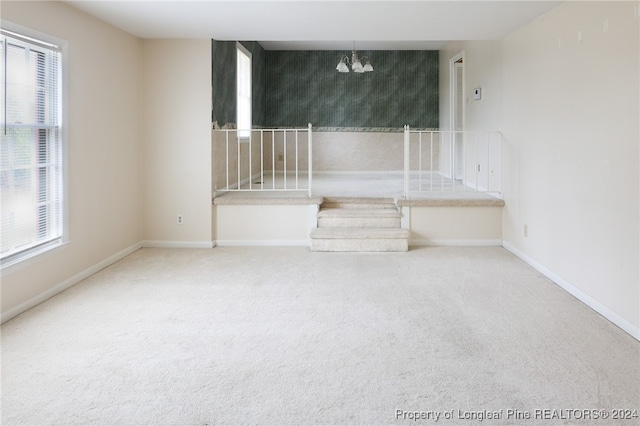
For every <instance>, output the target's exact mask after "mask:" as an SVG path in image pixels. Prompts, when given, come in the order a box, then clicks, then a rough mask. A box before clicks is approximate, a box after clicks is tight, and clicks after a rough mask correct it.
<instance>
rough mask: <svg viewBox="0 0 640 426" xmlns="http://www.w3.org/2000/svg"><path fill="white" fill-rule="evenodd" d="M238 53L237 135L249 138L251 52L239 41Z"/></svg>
mask: <svg viewBox="0 0 640 426" xmlns="http://www.w3.org/2000/svg"><path fill="white" fill-rule="evenodd" d="M236 50H237V53H238V55H237V56H238V67H237V74H238V81H237V91H238V93H237V99H238V101H237V104H238V111H237V114H238V117H237V120H238V137H239V138H249V137H250V136H251V131H250V130H251V53H250V52H249V51H248V50H247V49H245V48H244V47H243V46H242V45H241V44H240V43H238V44H237V49H236Z"/></svg>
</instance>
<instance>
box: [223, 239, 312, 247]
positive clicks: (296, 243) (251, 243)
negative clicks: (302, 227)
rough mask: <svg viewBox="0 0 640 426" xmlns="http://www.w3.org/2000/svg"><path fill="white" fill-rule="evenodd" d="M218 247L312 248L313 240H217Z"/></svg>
mask: <svg viewBox="0 0 640 426" xmlns="http://www.w3.org/2000/svg"><path fill="white" fill-rule="evenodd" d="M215 245H216V246H217V247H310V246H311V240H308V239H307V240H216V241H215Z"/></svg>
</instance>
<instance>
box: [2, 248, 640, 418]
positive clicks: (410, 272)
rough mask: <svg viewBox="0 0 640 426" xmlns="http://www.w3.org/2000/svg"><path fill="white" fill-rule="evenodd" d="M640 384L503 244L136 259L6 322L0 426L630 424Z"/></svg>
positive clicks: (624, 345) (613, 339)
mask: <svg viewBox="0 0 640 426" xmlns="http://www.w3.org/2000/svg"><path fill="white" fill-rule="evenodd" d="M639 378H640V343H639V342H637V341H636V340H634V339H633V338H631V337H630V336H628V335H627V334H625V333H624V332H622V331H621V330H619V329H618V328H617V327H615V326H614V325H612V324H611V323H609V322H608V321H607V320H605V319H604V318H602V317H600V316H599V315H598V314H596V313H595V312H593V311H592V310H591V309H589V308H588V307H586V306H584V305H583V304H582V303H580V302H579V301H577V300H576V299H574V298H573V297H572V296H570V295H569V294H568V293H566V292H564V291H563V290H561V289H560V288H559V287H557V286H556V285H554V284H553V283H551V282H549V281H548V280H547V279H546V278H544V277H542V276H541V275H540V274H538V273H537V272H536V271H534V270H533V269H531V268H529V267H528V266H527V265H525V264H524V263H522V262H521V261H519V260H518V259H516V258H515V257H513V256H512V255H510V254H509V253H508V252H506V251H505V250H503V249H501V248H444V247H441V248H421V249H414V250H411V251H409V252H408V253H381V254H354V253H311V252H309V251H308V250H307V249H305V248H231V247H227V248H216V249H213V250H188V249H176V250H174V249H142V250H139V251H137V252H135V253H134V254H132V255H130V256H129V257H127V258H126V259H124V260H122V261H120V262H118V263H116V264H115V265H112V266H111V267H109V268H107V269H105V270H103V271H101V272H99V273H98V274H96V275H94V276H92V277H90V278H89V279H87V280H85V281H84V282H82V283H80V284H79V285H77V286H75V287H73V288H71V289H69V290H67V291H66V292H64V293H63V294H61V295H59V296H57V297H55V298H53V299H51V300H49V301H47V302H45V303H43V304H41V305H39V306H37V307H36V308H34V309H32V310H30V311H28V312H26V313H24V314H22V315H20V316H19V317H17V318H15V319H13V320H11V321H9V322H7V323H6V324H4V325H3V326H2V418H1V420H2V424H6V425H12V424H29V425H36V424H38V425H40V424H83V425H84V424H101V425H120V424H149V425H151V424H153V425H164V424H189V425H205V424H270V425H271V424H273V425H276V424H278V425H279V424H394V423H395V424H416V423H418V424H433V423H434V421H435V416H439V417H438V423H439V424H440V423H442V424H477V423H478V421H479V420H480V419H481V418H485V419H484V421H483V422H482V423H483V424H531V425H538V424H544V425H552V424H564V423H575V424H580V425H586V424H598V425H605V424H607V425H608V424H617V423H619V424H624V425H636V424H639V423H640V420H639V419H638V418H635V419H631V420H625V421H617V420H614V419H612V417H611V416H615V415H616V413H618V412H616V411H614V410H618V409H630V410H638V409H640V406H639V405H640V402H639V401H640V379H639ZM601 409H602V410H605V411H604V414H602V413H603V412H600V411H597V412H595V411H594V412H592V411H588V412H584V411H580V412H578V411H573V410H601ZM499 410H502V411H499ZM509 410H513V411H509ZM516 410H517V413H516ZM536 410H549V411H536ZM493 411H497V413H493ZM516 414H517V415H518V416H519V417H520V418H522V417H526V416H527V415H529V416H531V418H530V419H528V420H522V419H517V418H516ZM596 414H597V415H598V416H603V415H606V416H609V417H608V418H607V419H599V420H589V419H585V417H586V416H587V415H588V416H590V417H594V416H596ZM618 414H619V413H618ZM623 414H624V413H623ZM445 415H446V416H448V417H451V418H445ZM415 416H418V417H419V418H420V419H419V421H418V422H415V421H414V420H412V419H413V417H415ZM488 416H498V417H499V419H498V420H489V419H486V417H488ZM576 417H578V418H579V420H576ZM470 418H471V419H475V420H471V421H470V420H468V419H470Z"/></svg>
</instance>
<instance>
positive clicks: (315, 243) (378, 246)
mask: <svg viewBox="0 0 640 426" xmlns="http://www.w3.org/2000/svg"><path fill="white" fill-rule="evenodd" d="M408 250H409V241H408V239H406V238H398V239H388V238H387V239H313V240H311V251H324V252H404V251H408Z"/></svg>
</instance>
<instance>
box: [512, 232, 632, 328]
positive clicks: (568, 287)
mask: <svg viewBox="0 0 640 426" xmlns="http://www.w3.org/2000/svg"><path fill="white" fill-rule="evenodd" d="M502 246H503V247H504V248H505V249H507V250H508V251H509V252H511V253H513V254H514V255H515V256H516V257H518V258H520V259H521V260H523V261H524V262H525V263H527V264H528V265H529V266H531V267H532V268H534V269H535V270H537V271H538V272H540V273H541V274H543V275H544V276H546V277H547V278H549V279H550V280H551V281H553V282H554V283H555V284H557V285H558V286H560V287H561V288H563V289H564V290H565V291H567V292H568V293H570V294H571V295H572V296H573V297H575V298H576V299H578V300H580V301H581V302H582V303H584V304H585V305H587V306H588V307H590V308H591V309H593V310H594V311H596V312H597V313H599V314H600V315H602V316H603V317H605V318H606V319H607V320H609V321H611V322H612V323H613V324H615V325H616V326H618V327H620V328H621V329H622V330H623V331H624V332H626V333H628V334H630V335H631V337H633V338H634V339H636V340H638V341H640V328H639V327H636V326H635V325H633V324H631V323H630V322H629V321H627V320H626V319H624V318H622V317H621V316H620V315H618V314H617V313H615V312H614V311H612V310H611V309H609V308H608V307H606V306H605V305H603V304H602V303H600V302H598V301H597V300H596V299H594V298H593V297H591V296H589V295H588V294H586V293H585V292H583V291H582V290H580V289H579V288H578V287H576V286H575V285H573V284H571V283H570V282H569V281H567V280H565V279H564V278H562V277H561V276H559V275H557V274H556V273H554V272H553V271H551V270H549V269H548V268H546V267H545V266H543V265H541V264H539V263H538V262H536V261H535V260H533V259H532V258H530V257H529V256H527V255H526V254H524V253H522V252H521V251H520V250H518V249H517V248H515V247H514V246H512V245H511V244H509V243H507V242H506V241H504V242H503V243H502Z"/></svg>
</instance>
